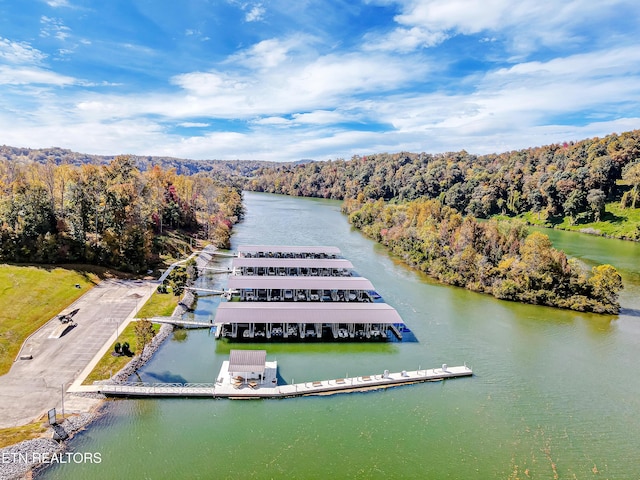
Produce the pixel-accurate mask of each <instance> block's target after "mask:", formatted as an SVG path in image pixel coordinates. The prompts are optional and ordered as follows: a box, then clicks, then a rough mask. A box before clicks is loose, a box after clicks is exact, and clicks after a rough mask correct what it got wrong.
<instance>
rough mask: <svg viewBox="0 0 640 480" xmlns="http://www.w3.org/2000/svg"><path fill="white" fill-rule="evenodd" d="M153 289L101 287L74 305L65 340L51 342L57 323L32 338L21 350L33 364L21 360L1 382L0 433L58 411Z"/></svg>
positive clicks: (134, 284)
mask: <svg viewBox="0 0 640 480" xmlns="http://www.w3.org/2000/svg"><path fill="white" fill-rule="evenodd" d="M154 288H155V283H152V282H145V281H140V280H136V281H130V280H106V281H103V282H101V283H100V284H98V285H97V286H95V287H94V288H93V289H91V290H90V291H89V292H87V293H86V294H85V295H83V296H82V297H81V298H80V299H78V300H77V301H76V302H75V303H74V304H73V305H71V307H72V308H74V309H75V308H77V309H79V310H78V313H76V314H75V316H74V317H73V322H74V323H75V324H76V326H75V327H74V328H72V329H71V330H70V331H68V332H67V333H66V334H65V335H64V336H62V337H60V338H50V336H51V335H52V333H53V332H54V331H55V330H56V328H58V327H59V325H60V321H59V320H58V319H57V318H54V319H52V320H51V321H49V322H48V323H47V324H46V325H44V326H43V327H42V328H41V329H40V330H38V331H37V332H36V333H35V334H34V335H32V336H31V338H29V339H28V340H27V342H26V343H25V345H24V346H23V348H22V350H21V356H25V355H26V356H28V355H31V356H32V359H30V360H17V361H16V362H15V363H14V364H13V367H12V368H11V370H10V372H9V373H8V374H6V375H4V376H1V377H0V428H3V427H11V426H16V425H22V424H25V423H28V422H30V421H32V420H34V419H35V418H37V417H39V416H40V415H43V414H44V413H45V412H46V411H47V410H49V409H50V408H53V407H57V408H58V409H60V407H61V403H62V390H63V386H64V389H65V390H66V388H67V387H68V386H69V385H70V384H71V382H73V380H74V379H75V378H76V377H77V376H78V375H79V374H80V373H81V372H82V370H83V369H84V368H85V367H86V366H87V364H88V363H89V362H90V361H91V359H92V358H93V357H94V356H95V355H96V353H97V352H98V350H100V348H101V347H102V346H103V345H104V344H105V342H107V341H108V340H109V338H110V337H111V336H112V335H113V334H114V333H115V331H116V329H120V326H121V325H122V323H123V322H124V321H125V320H126V319H127V318H128V317H129V316H130V315H133V314H135V312H137V310H138V309H140V308H141V307H142V305H143V304H144V302H146V300H147V298H148V297H149V296H150V295H151V293H152V292H153V289H154ZM114 373H115V372H114ZM69 405H70V404H69Z"/></svg>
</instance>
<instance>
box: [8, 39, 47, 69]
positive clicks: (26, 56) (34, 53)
mask: <svg viewBox="0 0 640 480" xmlns="http://www.w3.org/2000/svg"><path fill="white" fill-rule="evenodd" d="M46 57H47V55H46V54H44V53H42V52H41V51H40V50H37V49H35V48H33V47H32V46H31V45H29V44H28V43H26V42H13V41H11V40H8V39H6V38H2V37H0V59H2V60H4V61H5V62H7V63H13V64H38V63H40V62H42V61H43V60H44V59H45V58H46Z"/></svg>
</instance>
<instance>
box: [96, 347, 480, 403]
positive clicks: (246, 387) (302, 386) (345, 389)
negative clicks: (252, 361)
mask: <svg viewBox="0 0 640 480" xmlns="http://www.w3.org/2000/svg"><path fill="white" fill-rule="evenodd" d="M232 352H233V351H232ZM244 352H247V351H244ZM277 369H278V365H277V362H275V361H274V362H265V363H264V367H263V369H259V368H256V370H259V371H260V372H261V373H260V374H259V376H260V377H261V378H257V376H255V375H254V376H251V375H247V373H250V372H243V373H244V375H243V374H241V372H238V371H237V370H236V369H234V368H233V366H231V361H225V362H224V363H223V364H222V367H221V369H220V372H219V375H218V379H217V381H216V382H215V383H185V384H182V383H144V382H135V383H120V384H116V383H113V384H109V383H104V384H96V385H91V386H86V387H85V388H84V391H85V392H92V393H102V394H104V395H107V396H112V397H187V398H188V397H209V398H228V399H232V400H235V399H277V398H290V397H302V396H311V395H334V394H338V393H349V392H362V391H368V390H380V389H385V388H391V387H398V386H401V385H410V384H414V383H422V382H433V381H440V380H445V379H448V378H457V377H469V376H472V375H473V371H472V370H471V368H469V367H468V366H467V365H462V366H455V367H450V366H447V365H442V367H441V368H431V369H424V370H420V369H419V370H413V371H408V370H403V371H401V372H395V373H390V372H389V371H387V370H385V371H384V372H383V373H381V374H372V375H364V376H356V377H343V378H333V379H329V380H315V381H309V382H302V383H291V384H285V385H278V380H277ZM254 373H255V372H254Z"/></svg>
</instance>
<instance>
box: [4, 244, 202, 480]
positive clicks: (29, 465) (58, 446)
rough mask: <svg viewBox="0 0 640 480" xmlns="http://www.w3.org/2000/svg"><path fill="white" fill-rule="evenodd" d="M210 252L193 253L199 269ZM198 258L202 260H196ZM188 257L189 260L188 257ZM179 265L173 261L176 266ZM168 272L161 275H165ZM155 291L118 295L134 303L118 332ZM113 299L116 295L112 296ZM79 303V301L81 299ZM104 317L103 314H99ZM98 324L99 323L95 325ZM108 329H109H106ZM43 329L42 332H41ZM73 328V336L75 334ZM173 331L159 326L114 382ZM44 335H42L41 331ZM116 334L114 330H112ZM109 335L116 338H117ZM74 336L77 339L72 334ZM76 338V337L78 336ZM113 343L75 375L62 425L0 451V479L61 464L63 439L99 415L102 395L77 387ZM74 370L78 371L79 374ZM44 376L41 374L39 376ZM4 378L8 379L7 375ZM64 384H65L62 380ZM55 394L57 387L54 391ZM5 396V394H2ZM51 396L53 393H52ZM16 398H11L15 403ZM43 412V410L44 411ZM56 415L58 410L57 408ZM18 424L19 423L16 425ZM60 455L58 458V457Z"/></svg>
mask: <svg viewBox="0 0 640 480" xmlns="http://www.w3.org/2000/svg"><path fill="white" fill-rule="evenodd" d="M212 249H215V248H214V247H210V248H208V249H207V248H205V250H203V251H201V252H198V253H194V255H193V256H195V257H196V261H197V263H198V264H199V265H200V266H203V265H204V264H206V263H207V262H208V261H209V260H210V259H211V254H212ZM201 256H202V258H200V257H201ZM190 258H191V257H190ZM179 263H182V262H176V264H179ZM167 273H168V271H167V272H165V275H166V274H167ZM154 290H155V288H145V289H144V291H142V290H141V291H140V292H137V293H135V294H132V295H118V296H117V301H119V302H122V300H123V299H125V298H129V297H132V298H134V303H131V312H130V314H129V315H128V316H127V318H126V319H124V320H122V321H121V322H119V325H118V329H119V330H120V331H122V329H124V327H125V326H126V324H128V323H129V322H131V321H133V320H134V318H135V316H136V314H137V312H138V311H139V309H140V305H139V301H140V300H142V301H143V302H146V300H148V298H149V297H150V296H151V294H152V292H153V291H154ZM109 297H110V298H111V297H112V296H111V295H110V296H109ZM113 298H114V299H116V296H113ZM81 301H82V300H81ZM114 301H116V300H114ZM192 301H193V300H189V301H188V302H186V303H192ZM93 303H95V304H99V303H101V301H100V300H97V301H94V302H93ZM118 308H119V307H118V306H115V305H114V306H113V307H110V310H111V311H112V315H113V309H118ZM184 308H185V302H181V305H178V307H177V308H176V311H175V312H174V313H175V314H181V313H183V311H184ZM84 311H85V309H84V308H83V309H82V311H81V313H83V312H84ZM100 314H101V315H104V311H102V312H101V313H100ZM86 320H87V321H86V322H82V323H86V324H87V325H93V324H94V323H95V322H96V321H97V320H96V319H86ZM98 323H99V322H98ZM110 327H111V326H110ZM45 330H46V329H45ZM76 330H78V328H76V329H74V331H73V333H78V332H77V331H76ZM172 332H173V326H171V325H163V326H161V327H160V330H159V331H158V333H157V334H156V335H155V336H154V338H153V339H152V341H151V342H150V343H149V344H148V345H147V346H146V347H145V348H144V350H143V351H142V353H141V354H140V355H138V356H136V357H133V358H132V359H131V361H130V362H129V363H128V364H127V365H125V366H124V367H123V368H122V369H121V370H120V371H119V372H118V373H117V374H116V375H114V379H115V380H117V381H126V380H127V379H128V378H129V377H130V376H131V375H133V374H135V372H136V371H137V370H138V369H139V368H141V367H142V366H144V365H145V364H146V363H147V362H148V361H149V360H150V359H151V358H152V357H153V355H154V354H155V352H156V351H157V350H158V349H159V348H160V346H161V345H162V343H163V342H164V341H165V340H166V339H167V338H168V337H169V336H170V335H171V333H172ZM44 333H46V332H44ZM116 334H117V331H116ZM116 334H114V335H112V336H113V337H114V338H116V339H117V335H116ZM76 337H78V336H77V335H76ZM78 338H79V337H78ZM78 338H76V339H75V340H74V336H73V335H67V336H65V337H63V339H65V341H66V342H71V343H70V344H69V345H68V346H67V348H72V347H71V346H72V345H81V344H82V342H78V341H77V339H78ZM112 340H113V341H115V340H114V339H113V338H111V337H109V338H107V339H106V341H105V342H104V343H103V346H102V347H101V348H100V349H99V351H98V352H97V353H96V354H95V355H94V357H93V359H91V360H90V361H88V360H85V362H86V363H85V364H84V367H83V368H84V370H82V368H81V369H80V370H82V373H81V374H80V375H78V376H77V377H76V378H75V380H74V383H73V384H72V385H71V387H70V388H69V389H68V390H67V393H68V395H67V398H66V399H65V400H64V402H65V403H64V405H65V406H66V407H67V408H66V410H67V412H73V413H72V414H71V415H70V416H69V417H67V418H65V420H64V422H62V424H61V425H59V426H51V427H48V428H47V429H46V431H45V432H44V433H43V434H42V437H41V438H36V439H31V440H25V441H22V442H19V443H17V444H15V445H11V446H8V447H5V448H3V449H2V450H0V478H2V479H4V478H21V477H22V476H24V475H27V474H28V472H30V471H31V470H32V469H34V468H46V467H47V466H49V465H51V464H54V463H56V462H58V461H62V460H63V459H64V458H65V457H64V455H62V454H63V453H64V452H65V448H66V444H65V440H66V439H68V438H70V437H71V436H73V434H74V433H76V432H77V431H80V430H82V429H83V428H85V427H86V426H88V425H89V424H90V423H91V422H93V421H94V420H95V419H96V418H98V417H99V416H100V406H101V405H102V403H103V399H104V398H105V397H104V396H102V395H96V394H87V393H83V392H82V389H81V388H78V387H80V386H81V384H82V382H83V381H84V378H86V376H87V375H88V374H89V373H90V372H91V370H92V368H93V367H94V366H95V364H96V363H97V362H98V361H99V359H100V358H101V357H102V355H104V353H105V349H109V347H110V345H111V344H112V343H113V341H112ZM33 357H34V360H32V361H30V362H27V363H26V366H29V365H35V364H33V363H32V362H34V361H38V363H40V362H39V361H40V360H41V359H43V357H42V355H41V354H39V353H38V352H37V351H34V355H33ZM80 370H78V372H80ZM42 375H44V373H42ZM7 377H8V376H7ZM65 383H67V384H68V383H69V382H68V381H66V382H65ZM45 384H46V381H45ZM56 384H57V385H60V383H57V382H56ZM57 392H59V388H58V390H57ZM4 393H5V394H6V393H7V392H6V391H5V392H4ZM24 395H25V393H24V392H23V393H22V394H20V397H19V398H24ZM52 395H53V394H52ZM48 398H49V400H47V403H48V404H51V406H53V405H55V404H56V402H55V401H51V398H59V395H56V396H55V397H51V396H50V397H48ZM17 399H18V397H15V400H16V401H17ZM13 400H14V397H13V396H10V397H7V405H6V407H9V406H10V405H9V403H10V401H13ZM45 411H46V410H45ZM58 412H60V409H59V408H58ZM18 424H19V423H18ZM61 455H62V456H61Z"/></svg>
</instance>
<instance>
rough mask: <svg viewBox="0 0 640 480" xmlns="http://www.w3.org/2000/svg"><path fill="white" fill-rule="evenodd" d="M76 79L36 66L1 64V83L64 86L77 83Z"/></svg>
mask: <svg viewBox="0 0 640 480" xmlns="http://www.w3.org/2000/svg"><path fill="white" fill-rule="evenodd" d="M76 83H77V82H76V80H75V79H74V78H72V77H68V76H66V75H60V74H58V73H55V72H51V71H48V70H44V69H41V68H36V67H15V68H9V67H7V66H4V65H0V85H32V84H37V85H52V86H58V87H63V86H66V85H73V84H76Z"/></svg>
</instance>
